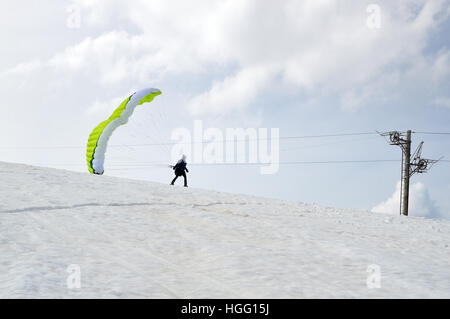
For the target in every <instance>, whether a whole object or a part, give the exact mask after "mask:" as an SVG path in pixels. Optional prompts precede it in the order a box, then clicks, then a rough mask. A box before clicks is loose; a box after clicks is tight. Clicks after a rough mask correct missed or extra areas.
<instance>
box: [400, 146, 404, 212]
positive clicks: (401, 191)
mask: <svg viewBox="0 0 450 319" xmlns="http://www.w3.org/2000/svg"><path fill="white" fill-rule="evenodd" d="M404 158H405V155H404V154H403V151H402V169H401V170H400V171H401V174H400V215H401V214H402V200H403V197H402V195H403V161H404Z"/></svg>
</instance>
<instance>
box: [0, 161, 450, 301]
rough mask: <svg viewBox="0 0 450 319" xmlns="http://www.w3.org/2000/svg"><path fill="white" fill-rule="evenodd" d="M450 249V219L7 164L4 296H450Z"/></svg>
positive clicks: (2, 176)
mask: <svg viewBox="0 0 450 319" xmlns="http://www.w3.org/2000/svg"><path fill="white" fill-rule="evenodd" d="M449 245H450V222H448V221H441V220H427V219H422V218H413V217H409V218H404V217H403V218H402V217H399V216H386V215H381V214H374V213H368V212H360V211H349V210H342V209H334V208H327V207H320V206H316V205H307V204H301V203H291V202H285V201H276V200H269V199H263V198H257V197H251V196H244V195H233V194H225V193H218V192H212V191H205V190H198V189H191V188H188V189H185V188H183V187H178V186H177V187H170V186H168V185H161V184H157V183H149V182H143V181H135V180H126V179H119V178H113V177H108V176H93V175H89V174H82V173H75V172H69V171H64V170H55V169H48V168H39V167H33V166H26V165H19V164H7V163H1V162H0V297H2V298H14V297H19V298H37V297H40V298H50V297H56V298H82V297H83V298H134V297H136V298H310V297H317V298H335V297H344V298H347V297H351V298H353V297H357V298H363V297H369V298H372V297H373V298H379V297H388V298H394V297H400V298H405V297H406V298H409V297H425V298H430V297H438V298H449V297H450V267H449V266H450V247H449ZM72 264H75V265H78V266H79V267H80V269H81V288H79V289H77V288H74V289H69V288H68V286H67V278H68V276H69V275H70V274H69V273H68V272H67V268H68V266H69V265H72ZM370 265H377V266H379V267H380V271H381V282H380V288H372V289H369V288H368V286H367V282H366V281H367V278H368V276H369V275H370V274H369V273H368V272H367V269H368V267H369V266H370ZM370 267H373V266H370ZM371 269H372V268H371ZM371 278H372V277H371Z"/></svg>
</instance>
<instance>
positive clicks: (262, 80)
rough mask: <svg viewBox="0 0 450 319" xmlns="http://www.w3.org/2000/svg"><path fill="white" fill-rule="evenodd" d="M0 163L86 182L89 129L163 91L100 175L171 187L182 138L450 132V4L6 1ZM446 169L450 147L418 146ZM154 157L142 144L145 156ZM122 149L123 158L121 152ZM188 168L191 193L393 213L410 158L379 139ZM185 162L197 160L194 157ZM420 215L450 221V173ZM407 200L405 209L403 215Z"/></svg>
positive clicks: (423, 202) (424, 181)
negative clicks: (181, 131) (187, 133)
mask: <svg viewBox="0 0 450 319" xmlns="http://www.w3.org/2000/svg"><path fill="white" fill-rule="evenodd" d="M0 9H1V11H2V12H3V13H4V15H3V17H2V19H1V21H0V26H1V28H0V34H1V39H2V44H1V52H2V55H1V57H2V58H1V59H0V81H1V83H2V85H1V86H0V93H1V97H2V103H1V104H0V105H1V106H0V107H1V112H2V116H1V117H0V133H1V134H0V160H2V161H9V162H21V163H29V164H39V165H44V166H50V167H57V168H65V169H70V170H77V171H84V172H87V167H86V164H85V148H84V145H85V144H86V141H87V138H88V136H89V133H90V131H91V130H92V129H93V128H94V127H95V126H96V125H97V124H98V123H99V122H101V121H102V120H104V119H106V118H107V117H108V116H109V115H110V113H111V112H112V111H113V110H114V109H115V108H116V107H117V106H118V105H119V104H120V102H121V101H122V100H123V99H125V98H126V97H128V96H129V95H130V94H131V93H133V92H135V91H136V90H139V89H141V88H147V87H154V88H159V89H160V90H161V91H162V92H163V94H162V95H161V96H158V97H157V98H156V99H155V101H154V102H152V103H151V104H146V105H145V107H142V108H140V109H137V110H136V112H135V114H134V115H133V117H132V118H131V120H130V122H129V123H128V124H127V125H126V127H121V128H119V129H118V130H117V131H116V132H115V134H114V135H113V137H112V138H111V140H110V144H111V145H113V147H111V148H109V149H108V152H107V159H106V163H105V169H106V172H105V174H108V175H114V176H124V177H130V178H140V179H147V180H153V181H159V182H163V183H169V182H170V180H171V178H172V172H171V170H170V169H169V168H167V167H165V166H162V165H159V166H158V165H150V164H152V163H167V164H170V152H171V146H170V145H161V143H166V142H168V141H170V137H171V134H172V132H173V131H174V130H175V129H176V128H180V127H184V128H187V129H189V130H193V125H194V120H202V123H203V126H204V128H209V127H212V128H218V129H220V130H222V131H223V132H225V129H226V128H279V132H280V136H284V137H286V136H303V135H323V134H334V133H354V132H374V131H375V130H379V131H389V130H400V131H405V130H407V129H412V130H413V131H418V132H423V131H427V132H449V131H450V125H449V123H450V82H449V80H450V51H449V44H450V40H449V39H450V37H449V33H450V19H449V16H450V1H442V0H428V1H427V0H410V1H356V0H355V1H350V0H340V1H339V0H337V1H331V0H330V1H325V0H311V1H261V0H258V1H257V0H254V1H244V0H239V1H210V0H208V1H167V0H161V1H159V0H158V1H149V0H145V1H144V0H142V1H138V0H133V1H130V0H129V1H112V0H108V1H106V0H104V1H102V0H99V1H94V0H80V1H60V0H58V1H56V0H48V1H42V0H41V1H32V0H27V1H24V0H20V1H19V0H15V1H2V2H1V3H0ZM421 140H424V141H425V145H424V149H423V155H424V156H425V157H427V158H439V157H440V156H446V157H447V159H450V148H449V146H450V136H449V135H423V134H413V148H415V147H416V146H417V144H418V143H419V142H420V141H421ZM155 143H156V144H159V145H154V146H149V145H146V146H142V145H139V144H155ZM119 145H122V146H119ZM366 159H397V160H398V162H376V163H348V164H332V163H329V164H301V165H281V166H280V169H279V171H278V172H277V173H276V174H272V175H261V174H260V170H259V167H258V166H248V165H239V166H234V165H222V166H203V165H192V166H191V169H190V174H189V175H188V177H189V184H190V186H192V187H200V188H206V189H214V190H221V191H229V192H237V193H248V194H254V195H261V196H268V197H274V198H282V199H289V200H295V201H302V202H315V203H319V204H322V205H328V206H337V207H348V208H357V209H365V210H372V209H373V210H377V211H385V212H388V213H389V212H391V213H395V214H397V213H398V199H397V198H398V185H397V183H398V181H399V178H400V159H401V152H400V150H399V149H398V148H397V147H394V146H390V145H388V143H387V142H386V141H385V140H384V139H383V138H381V137H379V136H377V135H356V136H341V137H327V138H324V137H323V138H306V139H289V140H281V141H280V161H281V162H291V161H335V160H366ZM188 160H189V159H188ZM412 183H413V185H412V187H411V193H412V196H413V197H414V199H413V200H412V202H411V211H412V214H413V215H417V216H429V217H447V218H449V217H450V197H449V196H448V195H449V193H450V163H448V162H442V163H438V164H437V165H436V166H435V167H433V169H432V170H431V171H430V172H429V173H428V174H422V175H415V176H414V177H413V179H412ZM396 200H397V202H396Z"/></svg>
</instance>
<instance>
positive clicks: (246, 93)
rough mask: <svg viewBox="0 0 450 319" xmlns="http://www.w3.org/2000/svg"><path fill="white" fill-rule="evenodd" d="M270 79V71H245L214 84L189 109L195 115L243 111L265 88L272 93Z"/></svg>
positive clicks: (248, 69)
mask: <svg viewBox="0 0 450 319" xmlns="http://www.w3.org/2000/svg"><path fill="white" fill-rule="evenodd" d="M269 79H270V70H267V69H266V68H246V69H243V70H242V71H240V72H239V73H238V74H235V75H233V76H230V77H227V78H226V79H225V80H223V81H221V82H216V83H214V84H213V86H212V88H211V89H210V90H209V91H208V92H205V93H202V94H200V95H198V96H196V97H195V98H193V99H192V100H191V101H190V104H189V108H190V109H191V111H192V112H193V113H194V114H197V113H202V112H205V111H209V112H216V113H226V112H227V111H229V110H233V109H241V108H243V107H245V106H246V105H248V104H249V103H251V102H252V100H253V99H254V98H255V97H256V95H257V94H258V93H259V92H260V91H261V90H262V89H263V88H266V89H267V90H268V91H270V86H269V85H268V80H269Z"/></svg>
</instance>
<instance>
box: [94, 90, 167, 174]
mask: <svg viewBox="0 0 450 319" xmlns="http://www.w3.org/2000/svg"><path fill="white" fill-rule="evenodd" d="M160 94H161V91H160V90H158V89H143V90H140V91H138V92H136V93H134V94H132V95H131V96H130V97H128V98H127V99H126V100H125V101H123V102H122V103H121V104H120V105H119V107H118V108H117V109H116V110H115V111H114V112H113V114H112V115H111V116H110V117H109V118H108V119H107V120H106V121H103V122H101V123H100V124H99V125H98V126H97V127H96V128H95V129H94V130H93V131H92V133H91V134H90V135H89V140H88V143H87V150H86V160H87V165H88V169H89V172H91V173H93V174H99V175H101V174H103V172H104V166H103V164H104V161H105V152H106V147H107V145H108V140H109V138H110V137H111V135H112V133H113V132H114V130H115V129H116V128H118V127H119V126H120V125H124V124H126V123H127V122H128V119H129V118H130V116H131V114H133V111H134V109H135V108H136V106H138V105H141V104H144V103H146V102H151V101H152V100H153V99H154V98H155V96H157V95H160Z"/></svg>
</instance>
